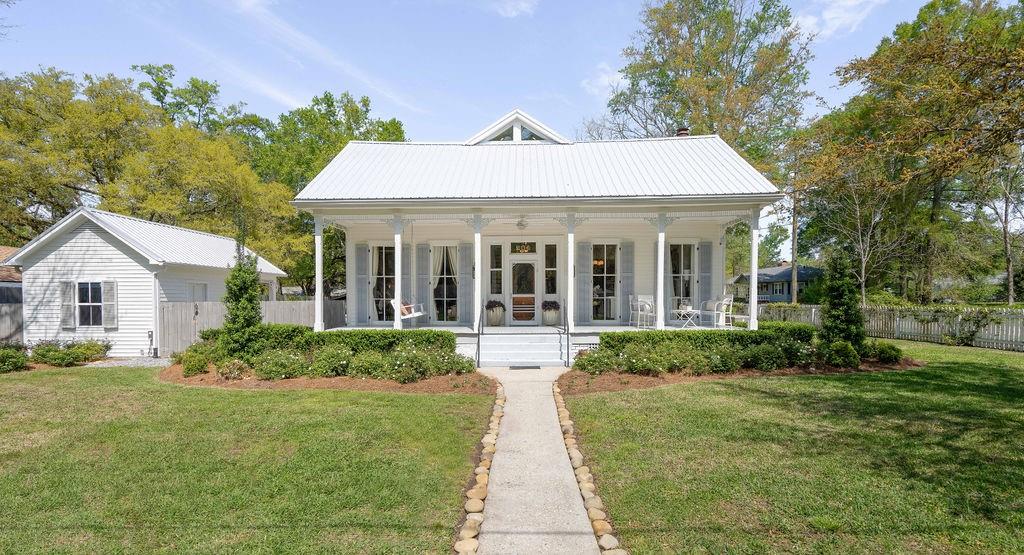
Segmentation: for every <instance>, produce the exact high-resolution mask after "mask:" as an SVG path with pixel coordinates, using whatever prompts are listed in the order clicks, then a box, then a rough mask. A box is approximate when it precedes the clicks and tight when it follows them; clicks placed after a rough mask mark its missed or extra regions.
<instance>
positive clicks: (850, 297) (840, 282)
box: [821, 254, 864, 350]
mask: <svg viewBox="0 0 1024 555" xmlns="http://www.w3.org/2000/svg"><path fill="white" fill-rule="evenodd" d="M822 296H823V297H824V299H823V300H822V303H821V318H822V323H821V341H822V343H825V344H826V345H830V344H832V343H833V342H834V341H849V342H850V344H851V345H853V346H854V347H856V348H857V349H858V350H860V348H861V347H862V346H863V345H864V313H863V312H861V308H860V303H859V302H858V299H857V297H858V294H857V283H856V281H855V280H854V279H853V274H852V272H851V271H850V262H849V261H848V260H847V259H846V258H845V257H843V256H842V255H838V254H833V255H831V256H829V257H828V261H827V262H826V266H825V278H824V286H823V287H822Z"/></svg>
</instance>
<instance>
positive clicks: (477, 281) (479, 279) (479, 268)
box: [473, 214, 484, 333]
mask: <svg viewBox="0 0 1024 555" xmlns="http://www.w3.org/2000/svg"><path fill="white" fill-rule="evenodd" d="M483 229H484V220H483V218H482V217H481V216H480V215H479V214H477V215H475V216H473V331H475V332H477V333H479V332H480V326H482V325H483V324H482V323H481V321H480V313H481V312H482V311H483V307H484V255H483V243H482V242H481V233H482V232H483Z"/></svg>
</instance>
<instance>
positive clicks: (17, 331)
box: [0, 303, 25, 343]
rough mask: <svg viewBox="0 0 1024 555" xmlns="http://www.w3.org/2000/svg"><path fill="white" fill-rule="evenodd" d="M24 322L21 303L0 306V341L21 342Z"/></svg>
mask: <svg viewBox="0 0 1024 555" xmlns="http://www.w3.org/2000/svg"><path fill="white" fill-rule="evenodd" d="M24 325H25V322H24V317H23V316H22V312H21V303H3V304H0V341H17V342H19V343H20V342H21V338H22V333H21V332H22V329H23V328H24Z"/></svg>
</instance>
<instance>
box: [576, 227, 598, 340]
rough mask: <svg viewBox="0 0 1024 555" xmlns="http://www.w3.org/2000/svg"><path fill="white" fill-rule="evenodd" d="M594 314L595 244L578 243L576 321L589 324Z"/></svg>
mask: <svg viewBox="0 0 1024 555" xmlns="http://www.w3.org/2000/svg"><path fill="white" fill-rule="evenodd" d="M593 316H594V246H593V245H591V244H590V243H587V242H584V241H581V242H579V243H576V323H577V324H589V323H590V322H591V321H592V320H593Z"/></svg>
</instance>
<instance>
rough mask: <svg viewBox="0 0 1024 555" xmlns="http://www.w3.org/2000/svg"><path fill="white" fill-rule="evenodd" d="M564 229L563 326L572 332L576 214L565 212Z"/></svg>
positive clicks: (574, 293)
mask: <svg viewBox="0 0 1024 555" xmlns="http://www.w3.org/2000/svg"><path fill="white" fill-rule="evenodd" d="M565 230H566V231H565V240H566V246H565V264H566V266H567V273H566V286H565V289H566V291H565V307H564V308H565V327H566V331H567V332H573V331H576V214H566V216H565Z"/></svg>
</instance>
